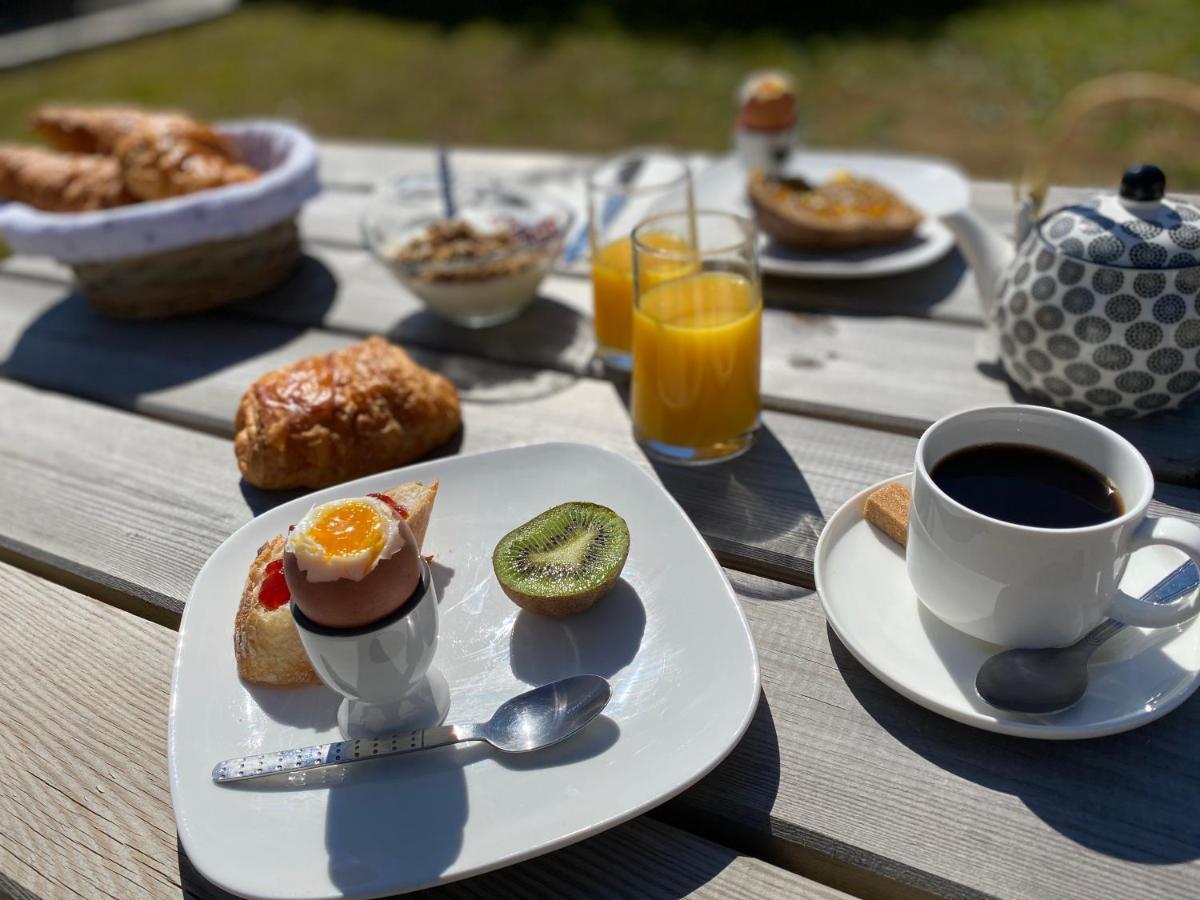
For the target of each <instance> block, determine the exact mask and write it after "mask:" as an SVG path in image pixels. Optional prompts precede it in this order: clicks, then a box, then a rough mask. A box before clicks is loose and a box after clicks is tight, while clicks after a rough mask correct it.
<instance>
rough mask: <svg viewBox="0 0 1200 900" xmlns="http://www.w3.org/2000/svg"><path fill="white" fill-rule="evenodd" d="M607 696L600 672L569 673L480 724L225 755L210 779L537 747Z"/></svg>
mask: <svg viewBox="0 0 1200 900" xmlns="http://www.w3.org/2000/svg"><path fill="white" fill-rule="evenodd" d="M611 697H612V688H611V686H610V685H609V683H608V681H607V680H605V679H604V678H601V677H600V676H599V675H573V676H572V677H570V678H564V679H562V680H561V681H555V682H552V683H550V684H546V685H542V686H541V687H539V688H534V689H533V690H532V691H526V692H525V693H523V694H518V695H517V696H515V697H513V698H512V699H511V700H508V701H506V702H504V703H502V704H501V705H500V707H499V708H498V709H497V710H496V712H495V713H493V714H492V717H491V718H490V719H489V720H488V721H486V722H481V723H479V724H475V725H439V726H437V727H435V728H426V729H423V730H420V731H411V732H407V733H405V734H392V735H387V736H385V737H379V738H374V739H363V740H357V741H336V742H334V743H332V744H317V745H315V746H312V747H300V748H297V749H295V750H279V751H276V752H274V753H262V754H259V755H256V756H242V757H237V758H234V759H227V760H224V761H222V762H219V763H217V764H216V766H214V767H213V771H212V778H213V781H215V782H218V783H219V784H225V783H228V782H231V781H245V780H246V779H248V778H262V777H265V776H267V775H282V774H284V773H289V772H303V771H308V770H310V769H320V768H324V767H325V766H341V765H347V764H349V763H354V762H364V761H365V760H368V759H378V758H379V757H381V756H393V755H396V754H399V753H414V752H416V751H419V750H429V749H431V748H433V747H445V746H447V745H448V744H458V743H461V742H463V741H486V742H487V743H489V744H491V745H492V746H493V747H495V748H496V749H497V750H502V751H503V752H505V753H526V752H528V751H530V750H541V749H542V748H543V747H549V746H550V745H552V744H557V743H558V742H559V741H563V740H566V739H567V738H569V737H571V735H573V734H575V733H576V732H578V731H580V730H581V729H583V728H584V726H586V725H587V724H588V723H590V722H591V721H592V720H593V719H595V718H596V717H597V716H598V715H600V713H601V711H603V709H604V707H605V706H607V705H608V701H609V699H610V698H611Z"/></svg>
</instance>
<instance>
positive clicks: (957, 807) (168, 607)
mask: <svg viewBox="0 0 1200 900" xmlns="http://www.w3.org/2000/svg"><path fill="white" fill-rule="evenodd" d="M322 150H323V161H322V165H323V179H324V182H325V185H326V190H325V192H324V194H323V195H322V196H321V197H320V198H319V199H317V200H316V201H314V202H313V203H312V204H311V205H310V206H309V207H308V209H307V210H306V212H305V214H304V217H303V231H304V235H305V240H306V251H307V257H306V258H305V260H304V262H303V264H302V265H301V267H300V268H299V270H298V271H297V272H296V274H295V275H294V277H292V278H291V280H290V281H288V282H287V283H286V284H284V285H283V286H281V287H279V288H278V289H276V290H274V291H272V292H270V293H269V294H268V295H265V296H262V297H260V298H256V299H254V300H252V301H250V302H247V303H243V304H240V305H238V306H235V307H231V308H228V309H226V310H224V311H221V312H219V313H213V314H209V315H202V316H195V317H190V318H185V319H178V320H173V321H164V322H141V323H138V322H119V321H112V320H105V319H101V318H98V317H96V316H94V315H92V314H91V313H90V312H89V311H88V308H87V305H86V303H85V301H84V300H83V299H82V298H80V297H79V296H78V295H76V294H74V293H73V292H72V288H71V285H70V281H69V278H68V275H67V272H66V270H64V269H62V268H60V267H58V266H56V265H54V264H53V263H50V262H48V261H46V260H38V259H31V258H22V257H14V258H11V259H9V260H7V261H5V262H4V263H3V264H2V265H0V358H3V359H4V360H5V361H4V363H3V369H2V374H3V378H2V379H0V467H2V468H0V472H2V475H0V621H2V622H3V623H4V624H3V627H0V686H2V693H0V739H2V741H3V745H4V753H3V754H2V757H0V758H2V759H3V762H4V770H5V771H4V776H3V779H2V782H0V783H2V787H0V895H12V896H17V897H35V896H45V895H51V896H74V895H79V896H86V897H99V896H111V897H120V898H124V897H133V896H140V895H156V896H157V895H165V896H169V895H173V894H177V893H179V891H180V890H181V887H182V891H183V892H184V893H185V894H189V895H195V896H199V897H209V896H217V895H219V893H220V892H218V891H217V890H216V889H215V888H213V887H212V886H210V885H208V884H206V883H205V882H204V880H203V879H202V878H200V877H199V876H198V875H197V873H195V871H194V870H192V869H191V868H190V867H189V864H188V861H187V859H186V857H185V856H184V855H183V854H182V853H181V852H180V851H179V849H178V845H177V842H176V836H175V828H174V820H173V816H172V812H171V805H170V798H169V795H168V789H167V776H166V762H165V745H166V718H167V707H168V699H169V691H170V674H171V663H172V659H173V652H174V644H175V640H174V634H173V631H172V629H173V628H174V627H175V626H177V625H178V622H179V616H180V612H181V610H182V608H183V604H184V600H185V598H186V597H187V594H188V591H189V588H190V586H191V583H192V580H193V579H194V577H195V576H196V573H197V572H198V571H199V569H200V567H201V565H202V564H203V563H204V561H205V560H206V559H207V557H208V556H209V554H210V553H211V552H212V551H213V550H214V549H215V548H216V547H217V546H218V545H219V544H220V543H221V542H222V541H223V540H224V539H225V538H226V537H227V536H228V535H229V534H230V533H232V532H233V531H234V530H235V529H236V528H238V527H239V526H240V525H242V524H243V523H244V522H246V521H248V520H249V519H250V518H252V517H253V516H254V515H256V514H257V513H259V512H261V511H263V510H264V509H267V508H269V507H270V506H272V505H274V504H276V503H278V502H280V501H281V500H283V499H290V498H291V497H292V496H294V494H284V495H279V494H272V493H266V492H262V491H258V490H255V489H254V488H252V487H249V486H247V485H246V484H244V483H242V482H240V481H239V478H238V472H237V468H236V465H235V464H234V459H233V452H232V446H231V441H230V438H231V435H232V422H233V413H234V409H235V406H236V404H237V401H238V399H239V397H240V396H241V394H242V392H243V391H244V390H245V388H246V386H247V385H248V384H249V383H250V382H251V381H252V380H253V379H254V378H256V377H257V376H258V375H259V374H261V373H262V372H264V371H266V370H268V369H271V368H275V367H277V366H279V365H282V364H285V363H287V362H290V361H292V360H295V359H297V358H299V357H302V356H305V355H308V354H311V353H314V352H319V351H325V350H329V349H332V348H335V347H339V346H343V345H345V344H348V343H351V342H353V341H355V340H357V339H359V338H360V337H361V336H363V335H367V334H384V335H387V336H389V337H391V338H392V339H394V340H396V341H397V342H399V343H401V344H402V345H404V346H405V347H407V348H409V350H410V351H411V352H412V353H413V355H414V356H416V357H417V358H418V359H419V360H420V361H421V362H422V363H424V364H425V365H428V366H431V367H432V368H435V369H437V370H439V371H441V372H443V373H445V374H446V375H447V376H448V377H449V378H451V379H452V380H453V381H454V382H455V383H456V384H457V385H458V387H459V389H460V391H461V393H462V397H463V400H464V419H465V427H464V430H463V433H462V436H461V439H459V440H458V441H457V442H456V443H455V445H454V446H453V447H451V448H449V450H448V451H447V452H461V453H472V452H476V451H480V450H489V449H493V448H499V447H507V446H513V445H519V444H525V443H531V442H536V441H544V440H579V441H584V442H588V443H593V444H598V445H601V446H605V447H609V448H612V449H614V450H617V451H618V452H621V453H624V454H626V455H628V456H629V457H630V458H631V459H634V460H635V461H636V462H637V463H638V464H639V465H642V466H644V467H646V468H647V469H649V470H651V471H652V472H654V473H655V474H656V476H657V477H658V478H660V479H661V481H662V483H663V484H664V485H665V486H666V487H667V489H668V490H669V491H670V492H671V493H672V494H673V495H674V496H675V497H676V499H677V500H678V501H679V502H680V503H681V504H682V506H683V507H684V509H685V510H686V511H687V513H688V514H689V515H690V516H691V517H692V519H693V521H694V522H695V523H696V525H697V527H698V528H699V530H700V531H701V532H702V533H703V535H704V536H705V538H706V539H707V540H708V541H709V542H710V544H711V546H712V547H713V549H714V551H715V552H716V554H717V556H718V558H719V559H720V560H721V562H722V564H723V565H724V566H726V569H727V573H728V576H729V579H730V581H731V583H732V584H733V587H734V589H735V591H736V593H737V595H738V597H739V600H740V602H741V603H742V605H743V608H744V610H745V613H746V616H747V618H748V620H749V622H750V625H751V629H752V631H753V633H754V637H755V640H756V642H757V644H758V649H759V655H760V660H761V666H762V687H763V690H762V698H761V701H760V703H759V706H758V710H757V713H756V715H755V717H754V720H753V723H752V724H751V726H750V729H749V731H748V733H747V734H746V736H745V737H744V739H743V740H742V741H741V743H740V744H739V745H738V746H737V747H736V749H734V751H733V752H732V753H731V754H730V756H729V757H728V758H727V759H726V760H725V761H724V762H723V763H722V764H721V765H720V766H719V767H718V768H717V769H716V770H715V771H714V772H713V773H711V774H710V775H709V776H708V777H706V778H704V779H703V780H702V781H701V782H700V783H699V784H697V785H696V786H695V787H693V788H691V789H690V790H688V791H686V792H684V793H683V794H682V795H680V796H679V797H677V798H675V799H673V800H671V801H669V802H668V803H666V804H664V805H662V806H660V807H659V808H657V809H655V810H654V811H652V812H651V813H649V814H647V815H645V816H642V817H641V818H639V819H636V820H634V821H632V822H629V823H627V824H624V825H621V826H619V827H617V828H614V829H612V830H611V831H609V832H607V833H605V834H603V835H600V836H598V837H594V838H591V839H589V840H586V841H583V842H582V843H579V844H576V845H574V846H572V847H568V848H566V849H564V850H560V851H557V852H555V853H552V854H549V855H547V856H543V857H541V858H538V859H534V860H532V861H529V862H525V863H522V864H520V865H517V866H514V867H511V868H509V869H504V870H500V871H498V872H494V873H492V874H489V875H485V876H482V877H479V878H475V879H471V880H468V881H464V882H459V883H456V884H453V885H449V886H447V887H444V888H441V889H439V890H438V891H435V892H434V893H435V894H437V893H440V894H442V895H444V896H520V897H530V896H542V895H571V896H615V895H622V896H638V897H670V896H683V895H690V894H692V893H695V894H700V895H708V896H744V897H791V896H795V897H822V898H827V897H838V896H844V893H845V894H852V895H857V896H862V897H910V896H911V897H916V896H926V895H938V896H951V897H974V896H982V895H999V896H1006V897H1086V898H1096V897H1132V896H1146V897H1149V896H1155V897H1172V898H1176V897H1185V896H1200V864H1198V863H1197V858H1198V857H1200V818H1198V817H1197V815H1196V807H1197V802H1198V801H1200V767H1198V765H1197V764H1198V761H1200V752H1198V750H1197V748H1198V747H1200V703H1198V702H1197V701H1196V700H1192V701H1190V702H1189V703H1186V704H1184V706H1183V707H1181V708H1180V709H1178V710H1177V711H1175V712H1174V713H1172V714H1171V715H1169V716H1167V717H1166V718H1164V719H1162V720H1160V721H1158V722H1155V723H1153V724H1151V725H1149V726H1147V727H1145V728H1142V729H1140V730H1137V731H1134V732H1131V733H1128V734H1124V735H1120V736H1116V737H1111V738H1104V739H1099V740H1091V741H1081V742H1068V743H1055V742H1036V741H1029V740H1022V739H1017V738H1009V737H1002V736H998V735H993V734H988V733H984V732H981V731H977V730H973V729H971V728H968V727H965V726H962V725H959V724H956V723H954V722H951V721H948V720H946V719H943V718H940V717H938V716H937V715H934V714H933V713H931V712H927V711H926V710H924V709H922V708H920V707H918V706H916V705H915V704H913V703H911V702H909V701H907V700H905V699H904V698H902V697H901V696H900V695H898V694H896V693H894V692H893V691H891V690H890V689H889V688H887V687H885V686H884V685H883V684H881V683H880V682H878V681H876V680H875V679H874V678H873V677H872V676H871V675H870V674H868V673H867V672H866V670H865V669H864V668H863V667H862V666H861V665H859V664H858V663H857V662H856V661H855V659H854V658H853V657H852V656H851V655H850V654H849V652H848V651H847V650H846V649H845V648H844V647H843V646H842V645H841V643H839V641H838V639H837V638H836V637H835V636H834V635H833V633H832V631H831V630H830V629H829V628H828V627H827V625H826V623H825V620H824V617H823V616H822V613H821V609H820V605H819V602H818V599H817V597H816V595H815V594H814V592H813V590H812V588H813V569H812V559H813V550H814V548H815V545H816V540H817V536H818V535H819V533H820V531H821V528H822V525H823V523H824V521H825V518H826V517H827V516H829V515H830V514H831V513H832V512H833V511H834V510H835V509H837V507H838V506H839V505H840V504H841V503H842V502H843V501H844V500H845V499H846V498H848V497H850V496H851V495H852V494H854V493H856V492H857V491H859V490H861V489H862V488H863V487H865V486H867V485H869V484H872V483H873V482H876V481H878V480H880V479H882V478H884V477H887V476H890V475H894V474H897V473H900V472H904V471H907V470H908V469H909V468H910V464H911V460H912V455H913V449H914V446H915V443H916V436H917V435H918V434H919V433H920V432H921V430H922V429H923V428H924V427H925V426H926V425H928V424H929V423H930V422H931V421H933V420H934V419H936V418H937V417H939V416H940V415H942V414H944V413H946V412H948V411H950V410H953V409H955V408H958V407H963V406H967V405H971V404H976V403H983V402H1008V401H1011V400H1013V399H1014V398H1013V394H1012V392H1011V390H1010V388H1009V386H1008V385H1007V383H1006V382H1004V381H1003V380H1001V379H1000V378H998V377H997V373H996V371H995V368H994V366H991V365H989V364H988V362H987V360H986V357H985V356H981V355H980V354H979V352H978V349H977V344H978V342H979V339H980V338H981V336H982V335H983V334H984V331H983V325H982V322H981V320H980V311H979V305H978V299H977V296H976V292H975V289H974V286H973V283H972V281H971V278H970V274H969V272H967V271H965V269H964V266H963V262H962V260H961V258H960V257H958V256H957V255H956V254H951V255H950V256H948V257H946V258H945V259H943V260H942V261H941V262H939V263H937V264H935V265H933V266H931V267H930V268H928V269H926V270H924V271H921V272H915V273H911V274H908V275H903V276H900V277H896V278H892V279H888V280H883V281H805V282H798V281H792V282H784V281H777V280H773V279H768V280H767V282H766V285H765V292H766V300H767V307H768V308H767V310H766V312H765V314H764V317H763V330H764V354H763V393H764V404H765V407H766V410H765V412H764V414H763V428H762V431H761V432H760V434H759V438H758V441H757V444H756V445H755V447H754V449H753V450H752V451H751V452H750V453H749V454H747V455H746V456H744V457H742V458H741V459H738V460H736V461H733V462H730V463H727V464H724V465H721V466H716V467H710V468H707V469H690V470H684V469H676V468H670V467H661V466H656V465H654V464H653V463H651V462H650V461H648V460H647V459H646V457H645V456H643V455H642V454H641V453H640V452H639V450H638V449H637V447H636V445H635V444H634V442H633V440H632V437H631V435H630V426H629V417H628V413H627V411H626V408H625V405H624V403H623V399H622V390H623V387H622V385H620V384H619V383H614V382H611V381H609V380H606V379H605V378H603V377H602V373H600V372H598V371H597V370H596V369H595V368H594V366H593V365H592V363H591V349H592V328H591V321H590V286H589V284H588V282H587V281H586V280H584V279H580V278H574V277H568V276H554V277H551V278H550V279H549V280H547V282H546V283H545V285H544V289H543V291H542V296H541V298H540V299H539V300H538V301H537V302H536V303H535V305H534V306H533V307H532V308H531V309H530V310H529V311H528V312H527V314H526V315H524V316H523V317H522V318H521V319H519V320H518V321H516V322H513V323H511V324H509V325H505V326H502V327H500V328H496V329H492V330H488V331H482V332H468V331H463V330H461V329H458V328H455V327H452V326H449V325H446V324H444V323H442V322H441V321H440V320H438V319H437V318H435V317H433V316H431V315H430V314H428V313H426V312H424V311H423V310H422V308H421V307H420V305H419V304H418V303H417V301H416V300H415V299H414V298H412V297H411V296H409V295H407V294H406V293H405V292H404V291H403V290H402V289H400V288H399V287H398V286H397V285H396V284H395V283H394V282H393V281H392V280H391V278H390V276H389V275H388V274H387V273H386V272H385V271H384V270H383V269H382V268H381V267H380V266H379V265H378V264H376V263H375V262H374V261H373V260H372V259H371V258H370V256H369V255H368V254H367V253H366V251H365V250H364V249H363V247H362V246H361V243H360V240H359V236H358V225H357V219H358V215H359V213H360V211H361V209H362V208H363V205H364V203H365V202H367V200H368V198H369V197H370V194H371V191H372V189H373V188H374V187H375V186H376V185H377V184H379V183H380V182H381V181H383V180H384V179H386V178H388V177H390V176H393V175H395V174H397V173H401V172H405V171H415V170H422V171H424V170H427V169H428V168H429V166H430V164H431V151H430V150H429V148H418V147H394V146H366V145H361V144H354V145H349V144H338V143H326V144H324V145H323V147H322ZM458 161H459V165H460V166H461V167H463V168H474V169H476V170H480V171H488V172H494V173H496V174H502V175H507V176H514V177H516V176H521V177H524V176H531V175H536V176H539V177H557V175H556V173H566V174H569V173H570V172H572V171H574V170H577V169H578V168H579V166H581V165H582V164H583V161H582V160H580V159H578V158H568V157H563V156H558V155H550V154H539V153H528V152H521V153H501V152H467V151H463V152H461V153H459V154H458ZM972 188H973V203H974V205H975V206H976V207H977V209H978V210H979V211H980V212H982V213H983V214H984V215H985V216H987V218H989V219H991V220H992V221H994V222H995V223H996V224H997V225H998V226H1000V227H1004V226H1005V225H1006V223H1007V220H1008V219H1009V217H1010V215H1011V207H1012V197H1011V192H1010V190H1009V188H1008V187H1007V186H1004V185H1000V184H991V183H975V184H973V185H972ZM1051 199H1052V201H1053V199H1054V198H1053V197H1052V198H1051ZM1197 409H1200V405H1198V406H1196V407H1193V408H1192V409H1191V410H1190V411H1185V412H1183V413H1177V414H1167V415H1161V416H1158V417H1156V418H1152V419H1150V420H1148V421H1146V422H1144V423H1132V424H1123V425H1122V426H1121V427H1120V430H1121V431H1123V432H1124V433H1125V434H1126V435H1128V436H1129V437H1130V438H1131V439H1132V440H1133V441H1134V442H1135V443H1136V444H1137V445H1138V446H1139V447H1140V448H1141V449H1142V451H1143V452H1144V453H1146V455H1147V456H1148V458H1149V459H1150V461H1151V464H1152V466H1153V468H1154V470H1155V472H1156V474H1157V476H1158V479H1159V487H1158V491H1157V502H1158V503H1159V505H1160V506H1162V507H1165V508H1170V509H1172V510H1173V511H1174V512H1175V513H1176V514H1178V515H1182V516H1185V517H1187V518H1190V519H1193V520H1200V489H1198V488H1200V441H1198V440H1197V438H1198V436H1200V418H1198V416H1200V413H1198V412H1197ZM275 839H276V836H274V835H264V836H263V845H264V853H269V847H270V845H271V843H272V841H273V840H275ZM843 892H844V893H843Z"/></svg>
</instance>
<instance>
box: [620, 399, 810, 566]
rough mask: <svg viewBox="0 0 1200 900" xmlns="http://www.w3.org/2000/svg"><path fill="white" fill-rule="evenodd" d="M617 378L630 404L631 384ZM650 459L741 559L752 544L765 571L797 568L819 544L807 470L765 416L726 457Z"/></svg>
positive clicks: (708, 535)
mask: <svg viewBox="0 0 1200 900" xmlns="http://www.w3.org/2000/svg"><path fill="white" fill-rule="evenodd" d="M613 386H614V389H615V390H616V391H617V392H618V394H619V395H620V397H621V401H622V402H623V403H624V404H625V407H626V409H628V408H629V388H628V385H627V384H623V383H619V382H618V383H615V384H614V385H613ZM648 459H649V462H650V464H651V466H653V467H654V471H655V472H656V473H657V474H658V477H659V479H660V480H661V481H662V483H663V486H664V487H666V489H667V491H669V492H670V494H671V496H673V497H674V498H675V499H676V500H677V501H678V502H679V505H680V506H682V507H683V509H684V512H686V513H687V514H688V517H689V518H690V519H691V520H692V522H693V523H694V524H695V526H696V528H697V529H698V530H699V531H700V533H701V534H703V535H704V538H705V540H706V541H708V544H709V546H711V547H712V549H713V552H714V553H716V554H717V556H718V557H719V558H720V557H738V558H740V559H744V558H745V556H746V555H747V548H748V547H749V548H750V550H749V552H750V553H751V554H752V555H753V556H754V558H755V559H756V561H758V562H759V563H761V565H762V568H763V570H764V571H763V572H761V573H760V574H767V573H769V572H770V571H772V570H778V571H779V572H785V573H790V572H793V571H794V570H795V567H796V555H797V554H798V553H799V551H800V549H801V547H802V546H813V545H815V544H816V541H817V537H818V536H819V535H820V533H821V529H822V528H824V527H825V518H824V516H823V515H822V514H821V509H820V506H819V505H818V504H817V500H816V497H815V496H814V495H813V492H812V489H811V488H810V487H809V486H808V481H807V480H806V479H805V477H804V473H803V472H801V471H800V468H799V467H798V466H797V465H796V462H795V460H793V459H792V455H791V453H789V452H788V450H787V448H786V447H784V446H783V444H782V443H780V441H779V439H778V438H777V437H775V434H774V432H772V431H771V429H770V427H769V426H767V425H765V424H764V425H762V426H761V427H760V428H759V429H758V432H757V433H756V435H755V439H754V446H753V447H751V448H750V450H749V451H747V452H746V453H744V454H743V455H741V456H739V457H737V458H736V459H731V460H729V461H727V462H722V463H717V464H714V465H708V466H679V465H672V464H671V463H665V462H660V461H658V460H656V459H653V458H649V457H648Z"/></svg>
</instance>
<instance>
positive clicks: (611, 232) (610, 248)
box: [587, 150, 692, 371]
mask: <svg viewBox="0 0 1200 900" xmlns="http://www.w3.org/2000/svg"><path fill="white" fill-rule="evenodd" d="M587 195H588V235H589V239H590V242H591V252H592V296H593V298H594V302H595V322H596V354H597V355H598V356H599V357H600V358H601V359H602V360H604V362H605V363H607V364H608V365H610V366H612V367H613V368H615V369H621V370H625V371H628V370H629V366H630V362H631V355H630V354H631V349H632V332H633V247H632V243H631V240H630V232H632V231H633V227H634V226H635V225H636V224H637V223H638V222H640V221H642V219H644V218H646V217H647V216H649V215H654V214H655V213H659V212H665V211H667V210H670V209H691V208H692V180H691V175H690V174H689V172H688V167H687V164H686V163H685V162H684V161H683V160H681V159H679V158H678V157H676V156H673V155H672V154H669V153H662V152H657V151H647V150H638V151H633V152H630V153H626V154H622V155H621V156H616V157H613V158H612V159H608V160H605V161H604V162H603V163H601V164H600V165H599V166H597V167H596V168H595V169H594V170H593V171H592V172H591V174H590V175H589V176H588V181H587Z"/></svg>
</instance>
